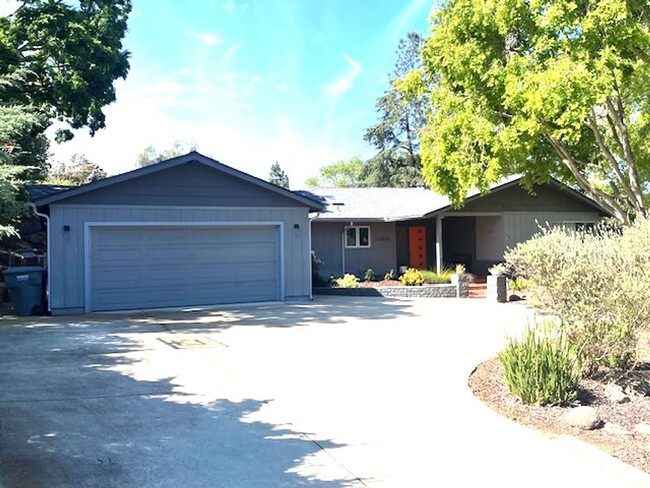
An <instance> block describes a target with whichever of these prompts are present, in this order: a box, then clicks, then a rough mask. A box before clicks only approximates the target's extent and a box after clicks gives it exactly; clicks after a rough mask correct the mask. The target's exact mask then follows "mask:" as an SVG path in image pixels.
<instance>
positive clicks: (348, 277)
mask: <svg viewBox="0 0 650 488" xmlns="http://www.w3.org/2000/svg"><path fill="white" fill-rule="evenodd" d="M334 284H335V285H336V286H338V287H339V288H359V278H357V277H356V276H354V275H353V274H351V273H346V274H344V275H343V278H335V279H334Z"/></svg>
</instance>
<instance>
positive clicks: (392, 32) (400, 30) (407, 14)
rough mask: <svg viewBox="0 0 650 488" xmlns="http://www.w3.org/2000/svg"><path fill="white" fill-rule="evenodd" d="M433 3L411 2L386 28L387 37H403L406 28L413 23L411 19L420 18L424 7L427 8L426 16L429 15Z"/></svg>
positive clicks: (425, 0)
mask: <svg viewBox="0 0 650 488" xmlns="http://www.w3.org/2000/svg"><path fill="white" fill-rule="evenodd" d="M434 3H435V2H431V0H412V1H411V3H409V4H408V5H407V6H406V7H404V9H402V11H401V12H400V14H399V15H398V16H397V17H395V19H394V20H393V22H391V23H390V25H389V26H388V31H389V35H388V37H390V38H394V37H404V36H405V35H406V27H407V26H408V25H410V24H411V23H412V22H413V19H414V18H416V17H418V16H421V15H422V12H423V10H424V9H425V7H426V8H428V12H427V15H430V14H431V12H432V10H433V4H434Z"/></svg>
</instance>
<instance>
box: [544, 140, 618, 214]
mask: <svg viewBox="0 0 650 488" xmlns="http://www.w3.org/2000/svg"><path fill="white" fill-rule="evenodd" d="M544 137H545V138H546V140H547V141H549V142H550V143H551V145H552V146H553V148H554V149H555V150H556V151H557V153H558V154H559V155H560V157H561V158H562V163H564V165H565V166H566V167H567V168H568V169H569V171H571V174H572V175H573V177H574V178H575V179H576V181H577V182H578V184H579V185H580V187H581V188H582V189H583V190H584V191H585V192H586V193H587V195H588V196H590V197H591V198H593V199H594V200H595V201H596V202H598V203H599V204H600V205H601V206H602V207H603V208H604V209H605V210H607V211H608V212H610V213H611V214H612V215H613V216H614V217H616V218H617V219H619V220H620V221H621V222H624V223H628V222H629V218H628V216H627V212H625V210H624V209H623V208H622V207H621V205H620V204H619V202H617V201H616V199H614V198H613V197H612V196H611V195H608V194H607V193H605V192H604V191H602V190H599V189H598V188H596V187H594V186H593V185H592V184H591V183H590V182H589V180H587V178H585V176H584V175H583V174H582V173H581V172H580V170H579V169H578V164H577V162H576V160H575V158H573V157H572V156H571V155H570V154H569V152H568V151H567V150H566V148H565V147H564V146H563V145H562V143H561V142H560V141H558V140H557V139H555V138H554V137H553V136H552V135H551V134H550V133H548V132H544Z"/></svg>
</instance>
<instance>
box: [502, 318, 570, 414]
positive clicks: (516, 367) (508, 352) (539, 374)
mask: <svg viewBox="0 0 650 488" xmlns="http://www.w3.org/2000/svg"><path fill="white" fill-rule="evenodd" d="M547 332H548V331H547ZM498 357H499V361H500V362H501V365H502V366H503V370H504V373H505V381H506V385H507V386H508V389H509V390H510V392H511V393H512V394H514V395H516V396H518V397H519V398H520V399H521V401H523V402H524V403H528V404H530V403H538V404H540V405H568V404H570V403H572V402H574V401H575V400H576V398H577V396H578V387H579V385H580V380H581V379H582V370H581V367H580V360H579V357H578V354H577V353H576V351H575V348H574V347H573V346H571V345H570V344H569V342H568V341H567V340H566V339H565V338H563V337H562V336H549V335H548V334H544V333H541V332H538V331H535V330H534V329H532V328H528V329H526V331H525V333H524V336H523V338H522V339H520V340H519V339H510V340H509V341H508V343H507V344H506V347H505V348H504V349H503V350H502V351H501V352H500V353H499V354H498Z"/></svg>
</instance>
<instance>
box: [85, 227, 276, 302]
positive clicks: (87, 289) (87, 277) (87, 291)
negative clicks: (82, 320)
mask: <svg viewBox="0 0 650 488" xmlns="http://www.w3.org/2000/svg"><path fill="white" fill-rule="evenodd" d="M93 227H275V228H276V229H277V235H278V241H277V242H278V248H279V252H278V288H279V289H278V296H279V299H280V301H284V299H285V284H284V222H275V221H262V222H249V221H246V222H227V221H226V222H224V221H218V222H167V221H159V222H151V221H147V222H124V221H121V222H85V223H84V310H85V312H86V313H89V312H92V286H91V269H90V268H91V264H90V263H91V256H90V249H91V235H92V234H91V231H92V229H93Z"/></svg>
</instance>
